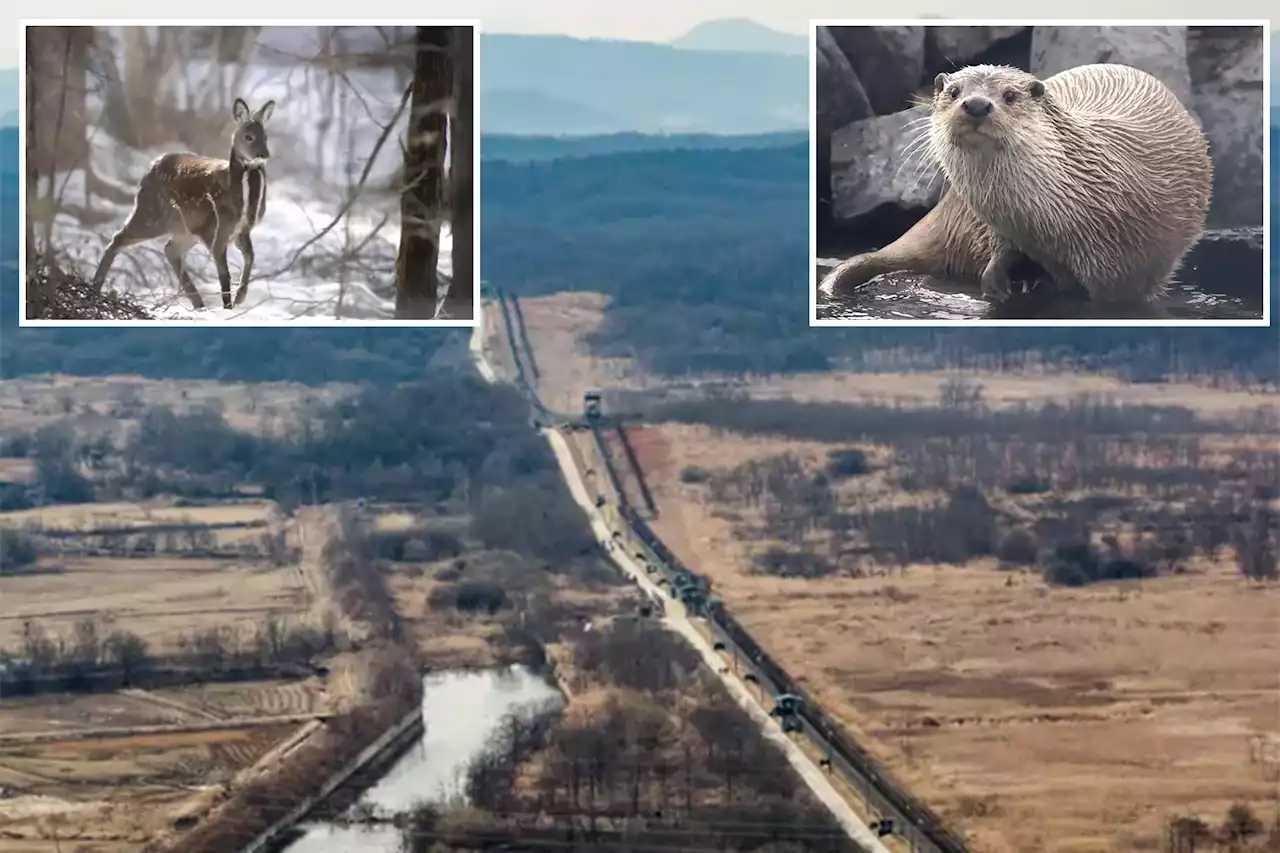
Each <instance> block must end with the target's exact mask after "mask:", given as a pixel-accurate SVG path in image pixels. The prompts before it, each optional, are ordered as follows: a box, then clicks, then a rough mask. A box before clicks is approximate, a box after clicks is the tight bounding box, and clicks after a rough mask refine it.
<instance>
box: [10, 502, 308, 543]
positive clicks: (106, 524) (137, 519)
mask: <svg viewBox="0 0 1280 853" xmlns="http://www.w3.org/2000/svg"><path fill="white" fill-rule="evenodd" d="M283 523H284V518H283V516H282V515H281V513H280V511H279V508H278V507H277V505H276V504H275V502H274V501H264V500H234V501H223V502H219V503H215V504H209V505H206V506H184V505H181V503H180V502H178V501H175V500H172V499H168V500H166V499H157V500H152V501H147V502H142V503H134V502H129V501H103V502H98V503H87V504H55V505H53V506H46V507H37V508H35V509H25V510H13V511H10V512H0V527H16V528H23V529H30V530H37V531H48V532H61V533H77V532H81V533H90V532H92V531H102V530H127V531H128V533H129V534H130V535H135V534H137V535H146V534H149V535H150V536H151V538H152V540H153V541H154V542H156V544H157V546H158V547H161V548H162V549H163V550H169V548H165V547H164V546H166V545H169V546H170V547H182V546H181V543H182V542H184V541H185V540H184V538H183V534H182V533H180V532H177V531H175V530H173V529H172V528H173V526H174V525H196V526H198V525H219V527H217V529H213V530H209V531H208V536H209V537H211V538H209V539H208V540H207V541H208V542H209V543H210V545H211V546H213V547H217V548H220V549H227V548H237V547H239V546H241V545H249V544H252V543H256V542H258V541H259V540H260V539H261V537H262V535H263V534H264V533H266V532H267V531H268V530H269V529H271V528H272V527H275V526H279V525H281V524H283ZM221 525H244V526H243V527H232V526H221ZM166 528H168V530H166ZM77 539H78V541H81V542H83V541H84V540H83V539H79V538H78V537H77ZM174 543H178V545H174Z"/></svg>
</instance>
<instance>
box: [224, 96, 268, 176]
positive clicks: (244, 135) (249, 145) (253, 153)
mask: <svg viewBox="0 0 1280 853" xmlns="http://www.w3.org/2000/svg"><path fill="white" fill-rule="evenodd" d="M275 111H276V102H275V101H267V102H266V103H265V104H263V105H262V107H261V108H259V109H258V110H257V111H256V112H255V111H252V110H250V109H249V105H248V104H246V103H245V102H244V101H243V100H242V99H240V98H236V101H235V103H234V104H232V105H231V117H232V118H234V119H235V120H236V132H235V135H234V136H232V137H231V150H232V151H234V152H235V153H236V156H237V157H239V158H240V159H241V160H243V161H244V162H245V164H246V165H248V166H261V165H262V164H263V163H265V162H266V161H267V159H268V158H270V157H271V150H270V149H269V148H267V129H266V123H267V122H268V121H270V120H271V114H272V113H274V112H275Z"/></svg>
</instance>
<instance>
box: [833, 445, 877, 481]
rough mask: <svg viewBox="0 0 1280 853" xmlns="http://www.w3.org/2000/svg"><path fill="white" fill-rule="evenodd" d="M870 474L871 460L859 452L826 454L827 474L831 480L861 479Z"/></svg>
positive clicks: (834, 451) (854, 450)
mask: <svg viewBox="0 0 1280 853" xmlns="http://www.w3.org/2000/svg"><path fill="white" fill-rule="evenodd" d="M870 472H871V460H869V459H868V458H867V454H865V453H863V452H862V451H861V450H857V449H849V450H833V451H831V452H830V453H828V454H827V474H828V475H830V476H831V477H832V478H833V479H836V480H842V479H845V478H848V477H861V476H862V475H864V474H868V473H870Z"/></svg>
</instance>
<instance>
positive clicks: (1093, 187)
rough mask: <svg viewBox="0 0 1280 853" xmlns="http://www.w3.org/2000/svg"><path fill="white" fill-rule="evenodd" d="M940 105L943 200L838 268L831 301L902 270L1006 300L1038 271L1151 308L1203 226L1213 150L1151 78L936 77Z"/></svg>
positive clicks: (936, 141)
mask: <svg viewBox="0 0 1280 853" xmlns="http://www.w3.org/2000/svg"><path fill="white" fill-rule="evenodd" d="M930 106H931V111H930V117H929V126H928V129H927V134H928V135H927V142H926V145H927V148H928V151H929V154H930V156H931V158H932V160H933V161H934V163H935V164H936V165H937V166H938V167H940V168H941V170H942V172H943V174H944V175H945V176H946V178H947V182H948V188H947V190H946V191H945V192H944V194H943V196H942V198H941V200H940V201H939V203H938V204H937V206H935V207H934V209H933V210H932V211H930V213H929V214H928V215H927V216H925V217H924V218H923V219H921V220H920V222H918V223H916V225H915V226H914V227H913V228H911V229H910V230H909V231H908V232H907V233H906V234H905V235H903V236H902V237H901V238H900V239H898V240H897V241H895V242H893V243H891V244H890V245H888V246H886V247H885V248H883V249H881V250H879V251H878V252H870V253H867V254H864V255H859V256H856V257H854V258H850V259H849V260H847V261H845V262H844V263H842V264H840V265H839V266H838V267H836V268H835V269H834V270H833V271H832V272H831V273H829V274H828V275H827V276H826V277H825V278H824V279H823V282H822V285H821V288H822V289H823V291H825V292H827V293H831V292H832V291H833V290H835V289H836V288H848V287H854V286H858V285H861V284H864V283H866V282H867V281H868V280H869V279H871V278H872V277H874V276H876V275H879V274H881V273H885V272H893V271H900V270H905V271H911V272H920V273H925V274H928V275H936V276H940V277H943V278H949V279H952V280H955V281H957V282H959V283H966V284H977V285H978V286H979V287H980V288H981V291H982V294H983V295H984V296H986V297H988V298H990V299H992V300H994V301H999V300H1003V299H1005V298H1007V297H1008V296H1009V295H1010V293H1011V291H1012V290H1013V287H1012V280H1011V276H1010V271H1011V270H1013V269H1014V268H1015V266H1017V265H1020V264H1021V265H1025V263H1026V262H1027V261H1030V262H1032V263H1033V264H1034V265H1035V266H1037V267H1038V268H1039V269H1040V270H1042V271H1043V272H1044V273H1045V275H1046V276H1047V277H1048V278H1049V279H1051V280H1052V281H1053V282H1054V283H1055V284H1056V285H1058V286H1060V287H1063V288H1073V287H1074V288H1082V289H1083V290H1084V291H1086V292H1087V293H1088V294H1089V297H1090V298H1091V299H1093V300H1096V301H1099V302H1112V303H1115V302H1119V303H1123V302H1144V301H1148V300H1151V299H1153V298H1155V297H1158V296H1160V295H1162V294H1163V293H1164V292H1165V290H1166V288H1167V287H1168V284H1169V282H1170V281H1171V280H1172V278H1173V275H1174V273H1175V272H1176V271H1177V269H1178V267H1179V266H1180V265H1181V263H1182V259H1183V257H1184V256H1185V255H1186V253H1187V251H1188V250H1189V249H1190V248H1191V246H1192V245H1193V244H1194V243H1195V241H1196V240H1197V239H1198V238H1199V236H1200V234H1201V233H1202V232H1203V230H1204V225H1205V219H1206V216H1207V215H1208V210H1209V200H1210V195H1211V191H1212V182H1213V163H1212V161H1211V160H1210V158H1209V143H1208V140H1207V139H1206V138H1205V136H1204V132H1203V131H1202V129H1201V127H1200V124H1199V122H1197V121H1196V119H1195V118H1194V117H1193V116H1192V115H1191V114H1190V113H1189V112H1188V111H1187V109H1186V108H1185V107H1183V106H1182V104H1181V102H1179V101H1178V99H1177V97H1176V96H1175V95H1174V94H1173V92H1172V91H1170V90H1169V88H1168V87H1167V86H1165V85H1164V84H1163V83H1161V82H1160V81H1159V80H1157V79H1156V78H1155V77H1153V76H1151V75H1150V74H1147V73H1146V72H1144V71H1140V70H1139V69H1137V68H1131V67H1129V66H1126V65H1107V64H1104V65H1083V66H1080V67H1078V68H1072V69H1069V70H1067V71H1063V72H1061V73H1060V74H1055V75H1053V76H1052V77H1048V78H1046V79H1045V80H1043V81H1042V80H1039V79H1038V78H1036V77H1035V76H1033V75H1031V74H1028V73H1026V72H1024V71H1020V70H1018V69H1016V68H1010V67H1007V66H993V65H975V66H971V67H969V68H965V69H962V70H960V71H957V72H955V73H952V74H939V75H938V76H937V77H936V78H935V79H934V85H933V99H932V101H931V102H930Z"/></svg>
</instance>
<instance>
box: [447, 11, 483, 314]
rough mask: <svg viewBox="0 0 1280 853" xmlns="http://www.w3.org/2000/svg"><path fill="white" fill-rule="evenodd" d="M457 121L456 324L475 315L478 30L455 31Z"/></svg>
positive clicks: (453, 149)
mask: <svg viewBox="0 0 1280 853" xmlns="http://www.w3.org/2000/svg"><path fill="white" fill-rule="evenodd" d="M452 29H453V79H454V87H453V103H454V108H453V121H452V122H451V129H452V133H451V134H450V138H449V144H450V169H451V172H450V180H449V185H450V187H451V189H452V190H453V216H452V218H451V219H450V222H449V228H450V230H451V232H452V234H453V254H452V259H453V281H452V282H451V283H450V284H449V292H448V294H447V295H446V297H445V310H446V312H447V313H448V315H449V317H450V318H452V319H454V320H470V319H471V318H472V317H473V316H474V315H475V299H474V294H475V288H476V284H477V283H476V278H475V211H474V209H473V205H472V201H473V193H474V189H475V177H474V172H475V167H474V163H473V162H472V161H473V160H474V154H475V80H474V78H473V75H472V63H473V57H474V55H475V30H474V29H473V28H472V27H453V28H452Z"/></svg>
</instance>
